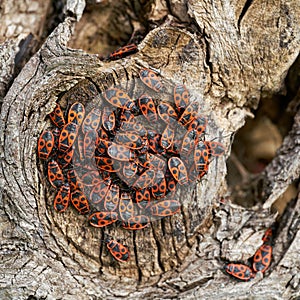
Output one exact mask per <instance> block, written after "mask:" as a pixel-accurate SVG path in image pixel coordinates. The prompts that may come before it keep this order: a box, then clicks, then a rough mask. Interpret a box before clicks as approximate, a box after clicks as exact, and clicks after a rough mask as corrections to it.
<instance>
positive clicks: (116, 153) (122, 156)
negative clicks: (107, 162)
mask: <svg viewBox="0 0 300 300" xmlns="http://www.w3.org/2000/svg"><path fill="white" fill-rule="evenodd" d="M107 153H108V155H109V156H110V157H111V158H113V159H116V160H120V161H132V160H134V158H135V154H134V152H133V151H132V150H131V149H130V148H128V147H125V146H123V145H118V144H115V143H113V144H112V145H110V146H109V147H108V149H107Z"/></svg>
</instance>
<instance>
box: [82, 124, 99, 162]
mask: <svg viewBox="0 0 300 300" xmlns="http://www.w3.org/2000/svg"><path fill="white" fill-rule="evenodd" d="M97 139H98V133H97V131H95V130H89V131H87V132H86V133H85V135H84V139H83V153H84V157H85V158H93V157H94V155H95V149H96V144H97V142H98V140H97Z"/></svg>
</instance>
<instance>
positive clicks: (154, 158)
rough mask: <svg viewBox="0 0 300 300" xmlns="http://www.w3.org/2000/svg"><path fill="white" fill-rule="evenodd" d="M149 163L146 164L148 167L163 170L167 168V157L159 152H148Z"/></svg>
mask: <svg viewBox="0 0 300 300" xmlns="http://www.w3.org/2000/svg"><path fill="white" fill-rule="evenodd" d="M148 159H149V164H148V165H147V167H148V168H152V169H156V170H161V171H163V172H165V171H166V169H167V159H166V158H165V157H164V156H162V155H159V154H152V153H149V155H148Z"/></svg>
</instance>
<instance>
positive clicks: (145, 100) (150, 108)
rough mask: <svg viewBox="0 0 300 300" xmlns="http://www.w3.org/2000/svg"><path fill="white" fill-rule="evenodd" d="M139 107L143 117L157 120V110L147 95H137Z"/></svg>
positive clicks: (151, 121) (150, 120) (152, 120)
mask: <svg viewBox="0 0 300 300" xmlns="http://www.w3.org/2000/svg"><path fill="white" fill-rule="evenodd" d="M138 102H139V108H140V110H141V112H142V114H143V115H144V117H145V118H146V119H147V120H148V121H149V122H150V123H154V122H157V111H156V107H155V104H154V101H153V99H152V98H151V97H150V96H148V95H145V94H144V95H142V96H140V97H139V101H138Z"/></svg>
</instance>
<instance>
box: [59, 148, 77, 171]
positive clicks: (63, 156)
mask: <svg viewBox="0 0 300 300" xmlns="http://www.w3.org/2000/svg"><path fill="white" fill-rule="evenodd" d="M73 156H74V149H73V148H71V150H68V151H67V152H61V153H59V154H58V156H57V162H58V164H59V166H60V167H61V168H62V169H64V168H66V167H67V166H68V165H69V164H70V163H71V162H72V159H73Z"/></svg>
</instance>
